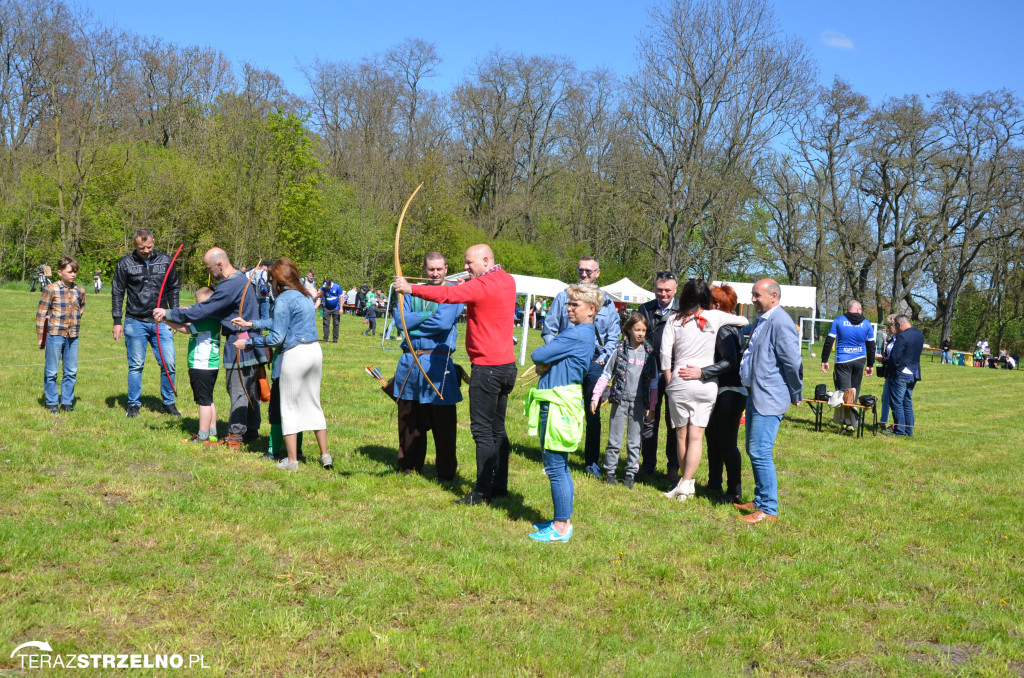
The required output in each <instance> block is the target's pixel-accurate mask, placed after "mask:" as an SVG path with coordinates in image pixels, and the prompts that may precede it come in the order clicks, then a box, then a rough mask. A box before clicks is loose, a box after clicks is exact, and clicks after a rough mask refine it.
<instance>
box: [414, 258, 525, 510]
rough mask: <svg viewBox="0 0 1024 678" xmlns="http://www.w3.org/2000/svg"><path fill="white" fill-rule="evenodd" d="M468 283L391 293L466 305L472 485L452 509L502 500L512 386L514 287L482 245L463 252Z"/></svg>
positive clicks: (513, 380) (504, 484) (506, 492)
mask: <svg viewBox="0 0 1024 678" xmlns="http://www.w3.org/2000/svg"><path fill="white" fill-rule="evenodd" d="M465 261H466V266H465V268H466V271H468V272H469V280H468V281H466V282H464V283H462V284H461V285H455V286H454V287H445V286H435V285H416V286H415V287H413V286H412V285H410V284H409V282H408V281H407V280H406V279H405V278H397V279H396V280H395V291H396V292H398V293H399V294H411V295H413V296H415V297H419V298H420V299H426V300H427V301H436V302H438V303H441V304H465V305H466V325H467V327H466V353H468V354H469V359H470V361H471V362H472V363H473V372H472V374H471V376H470V380H469V422H470V424H469V429H470V431H471V432H472V433H473V440H474V442H476V486H475V487H474V488H473V491H472V492H470V493H469V494H467V495H466V496H465V497H463V498H462V499H459V500H457V501H456V502H455V503H457V504H466V505H469V506H473V505H476V504H482V503H484V502H489V501H491V500H492V499H498V498H501V497H505V496H507V495H508V455H509V442H508V433H506V431H505V410H506V408H507V406H508V394H509V393H511V392H512V387H513V386H515V383H516V363H515V354H514V349H513V347H512V336H513V322H514V320H515V314H516V282H515V280H514V279H513V278H512V276H511V275H509V274H508V273H506V272H505V271H503V270H502V268H501V266H499V265H497V264H495V263H494V252H493V251H492V250H491V248H490V247H488V246H487V245H473V246H472V247H470V248H469V249H468V250H466V259H465Z"/></svg>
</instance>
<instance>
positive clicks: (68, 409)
mask: <svg viewBox="0 0 1024 678" xmlns="http://www.w3.org/2000/svg"><path fill="white" fill-rule="evenodd" d="M60 408H61V409H62V410H64V411H65V412H74V411H75V406H74V405H61V406H60Z"/></svg>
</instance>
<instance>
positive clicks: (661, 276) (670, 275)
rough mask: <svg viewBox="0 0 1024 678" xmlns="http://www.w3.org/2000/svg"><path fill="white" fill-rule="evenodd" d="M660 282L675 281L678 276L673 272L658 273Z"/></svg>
mask: <svg viewBox="0 0 1024 678" xmlns="http://www.w3.org/2000/svg"><path fill="white" fill-rule="evenodd" d="M657 276H658V280H675V279H676V274H675V273H673V272H672V271H658V273H657Z"/></svg>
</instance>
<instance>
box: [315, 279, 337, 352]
mask: <svg viewBox="0 0 1024 678" xmlns="http://www.w3.org/2000/svg"><path fill="white" fill-rule="evenodd" d="M320 299H321V300H322V302H323V306H322V308H323V309H324V341H325V342H326V341H327V339H328V336H327V335H328V334H329V333H330V332H329V330H330V328H331V320H332V318H333V321H334V343H335V344H337V343H338V325H339V323H340V322H341V285H339V284H338V283H336V282H334V281H333V280H331V279H330V278H326V279H324V284H323V285H321V287H320Z"/></svg>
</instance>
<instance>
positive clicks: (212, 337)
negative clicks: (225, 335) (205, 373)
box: [188, 318, 220, 370]
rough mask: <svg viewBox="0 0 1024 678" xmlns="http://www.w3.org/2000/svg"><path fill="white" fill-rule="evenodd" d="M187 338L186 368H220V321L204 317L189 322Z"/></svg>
mask: <svg viewBox="0 0 1024 678" xmlns="http://www.w3.org/2000/svg"><path fill="white" fill-rule="evenodd" d="M188 328H189V332H190V333H191V335H192V336H190V337H189V338H188V368H189V369H190V370H216V369H220V321H219V320H217V319H216V318H206V319H205V320H200V321H198V322H194V323H191V324H190V325H189V326H188Z"/></svg>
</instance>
